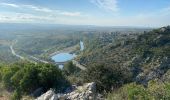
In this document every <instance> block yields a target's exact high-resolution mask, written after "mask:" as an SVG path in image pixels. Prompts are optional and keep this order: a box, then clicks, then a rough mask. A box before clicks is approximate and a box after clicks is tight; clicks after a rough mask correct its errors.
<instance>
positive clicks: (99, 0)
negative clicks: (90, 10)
mask: <svg viewBox="0 0 170 100" xmlns="http://www.w3.org/2000/svg"><path fill="white" fill-rule="evenodd" d="M91 2H92V3H93V4H95V5H97V6H98V7H99V8H103V9H105V10H109V11H113V12H117V11H118V9H119V8H118V3H117V0H91Z"/></svg>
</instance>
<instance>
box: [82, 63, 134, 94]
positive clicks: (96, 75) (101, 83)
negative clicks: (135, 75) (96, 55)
mask: <svg viewBox="0 0 170 100" xmlns="http://www.w3.org/2000/svg"><path fill="white" fill-rule="evenodd" d="M125 73H127V72H126V70H122V69H121V68H120V67H106V66H103V65H93V66H91V67H89V68H88V69H87V70H86V71H85V72H84V80H85V81H87V82H91V81H93V82H96V84H97V89H98V91H99V92H102V91H104V90H106V91H110V90H111V88H117V87H119V86H121V85H122V84H124V83H127V82H129V81H130V80H131V75H130V72H129V73H128V74H125Z"/></svg>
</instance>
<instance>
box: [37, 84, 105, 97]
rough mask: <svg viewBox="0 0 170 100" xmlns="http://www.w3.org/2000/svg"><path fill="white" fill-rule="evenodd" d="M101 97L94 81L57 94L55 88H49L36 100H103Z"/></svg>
mask: <svg viewBox="0 0 170 100" xmlns="http://www.w3.org/2000/svg"><path fill="white" fill-rule="evenodd" d="M70 88H71V89H70ZM68 90H69V92H68ZM98 96H100V97H98ZM101 97H102V96H101V95H100V94H98V93H96V83H94V82H92V83H86V84H84V85H83V86H75V85H73V86H72V87H69V88H68V89H66V92H64V93H57V94H55V93H54V91H53V90H49V91H47V92H46V93H44V94H43V95H41V96H40V97H38V98H37V99H36V100H103V99H102V98H101Z"/></svg>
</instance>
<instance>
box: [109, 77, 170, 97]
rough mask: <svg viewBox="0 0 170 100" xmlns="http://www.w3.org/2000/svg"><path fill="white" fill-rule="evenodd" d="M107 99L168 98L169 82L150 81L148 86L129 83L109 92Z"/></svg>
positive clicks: (169, 93)
mask: <svg viewBox="0 0 170 100" xmlns="http://www.w3.org/2000/svg"><path fill="white" fill-rule="evenodd" d="M107 100H170V83H163V82H161V81H155V80H154V81H150V82H149V84H148V87H147V88H145V87H143V86H142V85H139V84H138V85H137V84H136V83H131V84H127V85H124V86H123V87H121V88H120V89H118V90H117V91H114V92H113V93H109V94H108V96H107Z"/></svg>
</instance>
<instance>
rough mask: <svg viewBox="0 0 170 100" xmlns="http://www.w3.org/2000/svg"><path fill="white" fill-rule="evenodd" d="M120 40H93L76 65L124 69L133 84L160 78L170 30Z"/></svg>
mask: <svg viewBox="0 0 170 100" xmlns="http://www.w3.org/2000/svg"><path fill="white" fill-rule="evenodd" d="M108 37H109V39H107V38H108ZM113 37H114V38H113ZM120 37H121V36H119V38H116V37H115V35H108V36H107V35H105V37H103V38H106V39H105V40H107V41H108V42H105V41H104V39H103V38H102V39H101V38H100V37H98V38H96V39H94V40H93V41H92V42H91V43H89V45H88V46H87V48H88V49H86V51H85V52H84V53H83V54H82V56H81V57H80V58H79V61H80V62H81V63H82V64H84V65H87V67H88V66H91V65H93V64H94V63H98V64H102V65H105V66H112V67H114V66H118V67H119V68H122V69H126V70H127V69H128V70H130V71H131V72H132V73H133V81H134V80H135V81H137V82H139V83H142V84H147V82H148V81H149V80H152V79H155V78H161V77H162V76H163V75H164V74H165V73H166V72H167V71H168V70H169V68H170V26H167V27H162V28H160V29H155V30H153V31H150V32H144V33H143V34H141V35H140V34H139V35H136V34H135V35H134V34H133V35H132V36H129V35H126V36H125V37H123V36H122V37H123V38H120ZM103 44H104V45H103Z"/></svg>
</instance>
